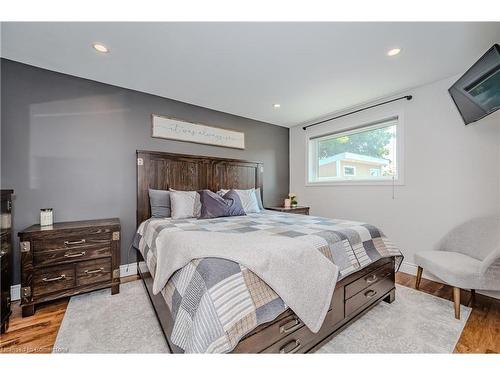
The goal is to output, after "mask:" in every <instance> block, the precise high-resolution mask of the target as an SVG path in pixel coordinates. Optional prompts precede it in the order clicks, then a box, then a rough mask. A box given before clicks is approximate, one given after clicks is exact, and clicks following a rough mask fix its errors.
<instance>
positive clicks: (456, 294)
mask: <svg viewBox="0 0 500 375" xmlns="http://www.w3.org/2000/svg"><path fill="white" fill-rule="evenodd" d="M453 304H454V305H455V319H459V320H460V288H457V287H456V286H454V287H453Z"/></svg>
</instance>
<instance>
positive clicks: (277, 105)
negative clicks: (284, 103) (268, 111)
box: [273, 103, 281, 108]
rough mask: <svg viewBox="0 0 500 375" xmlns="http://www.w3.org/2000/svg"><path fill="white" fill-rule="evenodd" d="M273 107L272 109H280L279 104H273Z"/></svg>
mask: <svg viewBox="0 0 500 375" xmlns="http://www.w3.org/2000/svg"><path fill="white" fill-rule="evenodd" d="M273 107H274V108H279V107H281V104H279V103H275V104H273Z"/></svg>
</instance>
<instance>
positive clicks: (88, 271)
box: [85, 267, 104, 275]
mask: <svg viewBox="0 0 500 375" xmlns="http://www.w3.org/2000/svg"><path fill="white" fill-rule="evenodd" d="M102 271H104V268H102V267H101V268H98V269H96V270H85V273H86V274H87V275H90V274H91V273H99V272H102Z"/></svg>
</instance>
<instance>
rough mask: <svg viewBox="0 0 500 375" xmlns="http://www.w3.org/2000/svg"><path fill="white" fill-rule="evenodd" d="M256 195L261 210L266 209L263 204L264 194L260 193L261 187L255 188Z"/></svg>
mask: <svg viewBox="0 0 500 375" xmlns="http://www.w3.org/2000/svg"><path fill="white" fill-rule="evenodd" d="M255 196H256V197H257V204H258V205H259V208H260V210H261V211H262V210H263V209H264V205H263V204H262V196H261V195H260V188H257V189H255Z"/></svg>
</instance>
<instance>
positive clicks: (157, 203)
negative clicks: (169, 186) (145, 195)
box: [149, 189, 171, 218]
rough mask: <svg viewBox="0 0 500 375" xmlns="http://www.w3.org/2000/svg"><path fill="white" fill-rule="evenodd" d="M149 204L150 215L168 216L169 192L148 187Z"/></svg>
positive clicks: (169, 212) (156, 216) (157, 216)
mask: <svg viewBox="0 0 500 375" xmlns="http://www.w3.org/2000/svg"><path fill="white" fill-rule="evenodd" d="M149 205H150V206H151V217H154V218H161V217H170V214H171V211H170V192H168V191H167V190H155V189H149Z"/></svg>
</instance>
